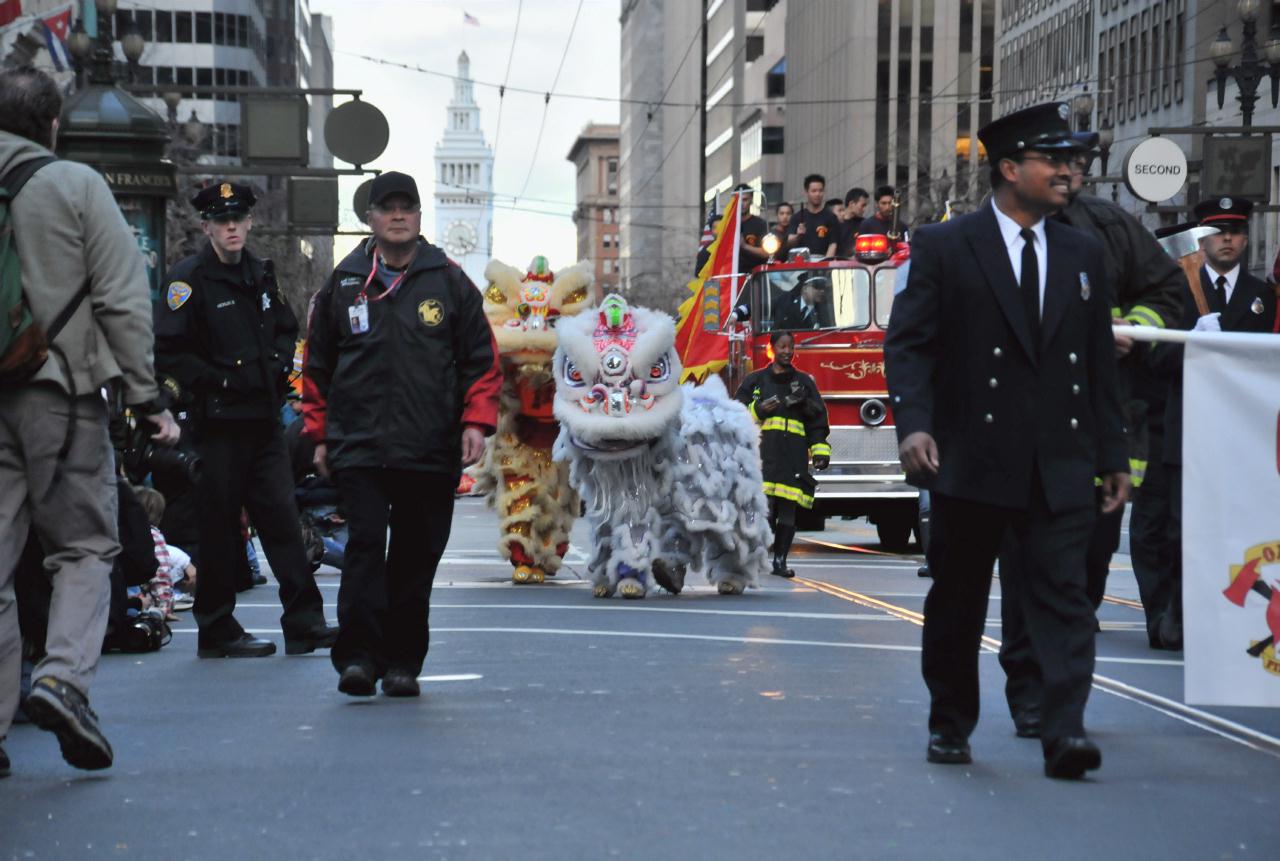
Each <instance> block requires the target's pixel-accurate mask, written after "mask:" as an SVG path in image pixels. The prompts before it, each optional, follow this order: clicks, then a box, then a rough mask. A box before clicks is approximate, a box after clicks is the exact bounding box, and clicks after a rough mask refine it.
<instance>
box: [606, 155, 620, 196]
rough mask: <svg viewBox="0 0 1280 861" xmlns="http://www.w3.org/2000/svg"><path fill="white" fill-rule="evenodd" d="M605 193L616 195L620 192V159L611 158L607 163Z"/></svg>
mask: <svg viewBox="0 0 1280 861" xmlns="http://www.w3.org/2000/svg"><path fill="white" fill-rule="evenodd" d="M605 193H606V194H610V195H615V194H617V193H618V160H617V159H616V158H611V159H609V160H608V162H607V163H606V164H605Z"/></svg>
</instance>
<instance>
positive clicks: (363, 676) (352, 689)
mask: <svg viewBox="0 0 1280 861" xmlns="http://www.w3.org/2000/svg"><path fill="white" fill-rule="evenodd" d="M338 690H339V691H341V692H342V693H344V694H346V695H347V696H349V697H371V696H373V695H374V694H375V693H377V688H376V687H375V680H374V677H373V668H372V667H370V666H369V665H368V664H362V663H354V664H348V665H347V667H346V669H344V670H343V671H342V675H341V676H339V677H338Z"/></svg>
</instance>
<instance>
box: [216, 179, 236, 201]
mask: <svg viewBox="0 0 1280 861" xmlns="http://www.w3.org/2000/svg"><path fill="white" fill-rule="evenodd" d="M232 193H233V192H232V191H231V183H229V182H224V183H223V184H222V185H220V186H218V196H219V197H221V198H222V199H223V200H228V199H230V197H231V195H232Z"/></svg>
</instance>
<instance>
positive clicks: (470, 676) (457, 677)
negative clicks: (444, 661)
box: [418, 673, 484, 682]
mask: <svg viewBox="0 0 1280 861" xmlns="http://www.w3.org/2000/svg"><path fill="white" fill-rule="evenodd" d="M483 678H484V676H482V675H480V674H479V673H455V674H453V675H451V676H418V681H420V682H475V681H479V680H480V679H483Z"/></svg>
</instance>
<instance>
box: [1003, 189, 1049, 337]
mask: <svg viewBox="0 0 1280 861" xmlns="http://www.w3.org/2000/svg"><path fill="white" fill-rule="evenodd" d="M991 209H992V210H994V211H995V214H996V224H998V225H999V226H1000V236H1001V237H1002V238H1003V239H1004V247H1005V251H1007V252H1008V254H1009V263H1010V264H1011V265H1012V266H1013V280H1014V282H1015V283H1017V284H1019V285H1021V284H1022V246H1024V245H1026V242H1025V241H1023V239H1022V225H1020V224H1018V222H1016V221H1014V220H1013V219H1012V218H1010V217H1009V216H1007V215H1005V214H1004V213H1003V212H1001V211H1000V207H998V206H996V202H995V200H994V199H992V201H991ZM1031 232H1032V233H1034V234H1035V236H1036V269H1037V270H1039V275H1040V318H1041V319H1044V285H1045V280H1046V278H1047V275H1048V271H1049V243H1048V242H1047V240H1046V239H1045V235H1044V219H1043V218H1041V219H1040V220H1039V221H1037V222H1036V223H1035V224H1033V225H1031Z"/></svg>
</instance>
